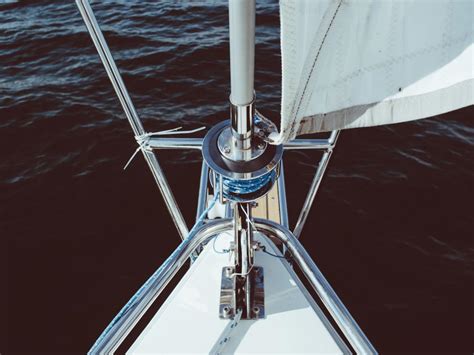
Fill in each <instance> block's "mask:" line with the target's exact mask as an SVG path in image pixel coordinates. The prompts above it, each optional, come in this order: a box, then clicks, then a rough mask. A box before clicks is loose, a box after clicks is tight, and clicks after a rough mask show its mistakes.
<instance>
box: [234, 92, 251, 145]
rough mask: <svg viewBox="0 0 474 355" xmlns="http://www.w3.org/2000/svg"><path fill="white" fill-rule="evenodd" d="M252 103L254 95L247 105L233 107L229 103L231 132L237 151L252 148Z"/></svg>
mask: <svg viewBox="0 0 474 355" xmlns="http://www.w3.org/2000/svg"><path fill="white" fill-rule="evenodd" d="M229 101H230V98H229ZM254 103H255V95H254V99H253V100H252V102H251V103H249V104H247V105H235V104H233V103H232V102H230V122H231V127H232V129H231V131H232V136H233V138H234V145H235V146H236V148H237V149H242V150H247V149H251V148H252V135H253V117H254V114H255V105H254Z"/></svg>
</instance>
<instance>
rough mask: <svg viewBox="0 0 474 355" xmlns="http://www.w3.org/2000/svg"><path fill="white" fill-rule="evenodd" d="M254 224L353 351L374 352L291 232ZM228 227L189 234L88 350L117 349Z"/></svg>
mask: <svg viewBox="0 0 474 355" xmlns="http://www.w3.org/2000/svg"><path fill="white" fill-rule="evenodd" d="M255 226H256V228H257V230H258V231H259V232H260V233H263V234H264V235H266V236H268V237H273V238H276V239H278V240H280V241H281V242H282V243H283V245H284V246H285V247H286V248H287V249H288V251H289V252H290V253H291V255H292V257H293V260H294V262H295V264H296V265H297V266H298V267H299V268H300V269H301V271H302V273H303V274H304V275H305V277H306V278H307V280H308V282H309V284H310V285H311V287H312V288H313V289H314V290H315V292H316V294H317V295H318V296H319V298H320V299H321V301H322V302H323V304H324V305H325V306H326V308H327V310H328V311H329V313H330V314H331V316H332V317H333V319H334V320H335V322H336V323H337V325H338V326H339V328H340V330H341V331H342V333H343V334H344V336H345V337H346V339H347V341H348V342H349V344H350V345H351V346H352V347H353V349H354V350H355V351H356V353H358V354H376V350H375V348H374V347H373V346H372V344H371V343H370V341H369V340H368V339H367V337H366V336H365V334H364V333H363V331H362V330H361V329H360V327H359V326H358V325H357V323H356V321H355V320H354V318H352V316H351V315H350V313H349V311H348V310H347V308H346V307H345V306H344V304H343V303H342V301H341V300H340V299H339V297H338V296H337V295H336V293H335V292H334V290H333V289H332V287H331V285H330V284H329V283H328V281H327V280H326V278H325V277H324V275H323V274H322V273H321V271H320V270H319V268H318V267H317V266H316V264H315V263H314V261H313V260H312V259H311V257H310V256H309V254H308V253H307V252H306V250H305V249H304V247H303V245H302V244H301V243H300V242H299V241H298V239H297V238H296V237H295V236H294V235H293V233H291V232H290V231H289V230H288V229H287V228H285V227H283V226H281V225H279V224H276V223H274V222H271V221H268V220H262V219H255ZM231 229H232V220H231V219H222V220H217V221H210V222H209V223H207V224H204V225H202V226H201V227H200V228H198V229H196V231H195V232H193V233H192V234H190V235H189V237H188V238H186V239H185V240H184V241H182V242H181V244H180V245H179V246H178V248H177V249H176V250H175V252H173V254H171V256H170V257H169V258H168V259H167V260H166V262H165V263H164V264H163V265H162V266H161V267H160V268H159V269H158V270H157V271H156V272H155V273H154V274H153V275H152V277H151V278H150V279H149V280H148V281H147V282H146V283H145V285H144V286H142V288H140V290H139V292H138V293H137V294H136V295H135V296H134V298H133V302H132V303H131V304H130V302H129V304H127V307H128V308H127V309H125V311H124V310H122V311H121V312H120V313H119V315H121V316H120V317H119V318H118V319H114V320H113V321H112V323H111V324H110V325H109V326H108V327H107V328H106V330H105V331H104V333H103V334H102V335H101V336H100V337H99V339H98V340H97V342H96V343H95V344H94V346H93V347H92V348H91V350H90V351H89V353H90V354H109V353H112V352H114V351H115V350H117V348H118V347H119V346H120V344H121V343H122V341H123V340H124V339H125V338H126V337H127V335H128V334H129V333H130V331H131V330H132V329H133V327H134V326H135V325H136V324H137V323H138V321H139V320H140V318H141V317H142V316H143V315H144V314H145V312H146V311H147V309H148V308H149V307H150V306H151V304H152V303H153V301H154V300H155V299H156V298H157V297H158V296H159V295H160V293H161V292H162V291H163V289H164V288H165V287H166V285H167V284H168V283H169V281H170V280H171V279H172V278H173V276H174V275H175V274H176V273H177V272H178V270H179V268H180V267H181V266H182V265H184V264H185V263H186V261H187V259H188V258H189V257H190V256H191V254H192V253H193V252H194V250H195V249H196V248H197V247H198V246H199V245H200V244H201V243H204V242H206V241H208V240H209V239H210V238H212V237H213V236H215V235H216V234H219V233H221V232H224V231H226V230H231Z"/></svg>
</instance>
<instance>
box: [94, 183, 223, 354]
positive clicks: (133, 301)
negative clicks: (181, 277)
mask: <svg viewBox="0 0 474 355" xmlns="http://www.w3.org/2000/svg"><path fill="white" fill-rule="evenodd" d="M218 197H219V193H218V191H217V189H216V190H215V196H214V198H213V199H212V201H211V203H210V204H209V206H208V207H207V208H206V210H205V211H204V212H203V213H202V214H201V215H200V216H199V218H198V219H197V220H196V224H194V226H193V228H191V230H190V231H189V234H188V236H187V238H186V240H187V239H188V238H189V236H191V235H192V234H193V233H194V232H195V230H196V229H197V228H198V227H199V226H200V225H201V224H202V223H203V221H204V218H205V217H206V216H207V214H208V213H209V211H210V210H211V209H212V208H213V207H214V205H215V204H216V202H217V199H218ZM182 248H183V242H182V243H181V244H180V245H179V246H178V248H177V249H176V250H175V251H174V252H173V253H171V255H170V256H169V257H168V259H166V260H165V262H164V263H163V264H161V266H160V267H159V268H158V269H157V270H156V271H155V272H154V273H153V275H151V276H150V278H149V279H148V280H146V282H145V283H144V284H143V285H142V286H141V287H140V288H139V289H138V291H137V292H136V293H135V294H134V295H133V296H132V298H130V300H129V301H128V302H127V303H126V304H125V306H123V308H122V309H121V310H120V312H119V313H118V314H117V315H116V316H115V318H114V319H113V320H112V322H110V324H109V325H108V326H107V328H105V330H104V331H103V332H102V334H101V335H100V336H99V338H98V339H97V340H96V342H95V343H94V345H93V346H92V348H91V349H90V350H89V352H88V354H96V353H97V350H96V349H97V347H99V345H100V343H101V342H102V341H103V339H104V338H105V337H106V336H107V334H108V333H109V332H110V330H111V329H112V328H113V326H114V325H115V324H117V323H118V322H119V321H120V319H122V317H123V316H124V315H125V314H126V313H127V312H128V311H130V309H131V308H132V307H133V306H135V304H136V302H137V299H138V297H139V296H140V295H141V294H142V293H143V291H144V290H145V289H146V288H147V287H148V286H149V285H150V284H151V283H152V282H153V281H155V280H156V279H157V278H158V276H159V275H160V274H161V272H162V270H163V269H164V268H165V267H166V266H167V265H168V264H169V263H171V260H173V259H175V255H176V254H178V252H179V251H180V250H181V249H182Z"/></svg>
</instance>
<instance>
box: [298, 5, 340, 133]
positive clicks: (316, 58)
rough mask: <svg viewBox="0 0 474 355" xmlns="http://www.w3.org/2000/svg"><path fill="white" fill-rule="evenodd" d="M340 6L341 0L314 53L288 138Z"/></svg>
mask: <svg viewBox="0 0 474 355" xmlns="http://www.w3.org/2000/svg"><path fill="white" fill-rule="evenodd" d="M341 5H342V0H340V1H339V4H338V5H337V8H336V10H335V11H334V14H333V16H332V18H331V21H330V22H329V25H328V28H327V30H326V32H325V34H324V37H323V39H322V41H321V45H320V46H319V48H318V52H317V53H316V56H315V57H314V61H313V64H312V66H311V69H310V71H309V75H308V76H307V78H306V82H305V85H304V87H303V91H302V93H301V95H300V99H299V102H298V105H297V107H296V111H295V110H293V112H294V114H293V115H292V116H293V117H294V118H296V119H295V120H292V124H291V129H290V134H289V136H290V137H293V136H294V133H295V126H296V125H297V123H299V122H297V119H298V114H299V111H300V109H301V105H302V104H303V99H304V98H305V94H306V91H307V89H308V84H309V81H310V79H311V76H312V75H313V72H314V69H315V67H316V62H317V61H318V58H319V54H320V53H321V50H322V48H323V45H324V42H325V41H326V38H327V36H328V33H329V30H330V29H331V27H332V25H333V23H334V20H335V18H336V15H337V14H338V12H339V9H340V7H341ZM298 121H300V120H298Z"/></svg>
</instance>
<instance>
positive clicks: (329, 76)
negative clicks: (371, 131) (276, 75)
mask: <svg viewBox="0 0 474 355" xmlns="http://www.w3.org/2000/svg"><path fill="white" fill-rule="evenodd" d="M473 4H474V2H473V1H472V0H451V1H449V0H403V1H402V0H398V1H397V0H373V1H370V0H367V1H357V0H281V5H280V13H281V14H280V16H281V39H282V41H281V50H282V67H283V68H282V71H283V74H282V78H283V79H282V81H283V82H282V112H281V131H280V134H279V135H278V136H276V135H275V134H274V135H273V136H271V138H272V139H273V140H274V141H275V142H276V143H283V142H286V141H288V140H290V139H293V138H294V137H295V136H297V135H300V134H306V133H315V132H322V131H329V130H335V129H344V128H356V127H368V126H376V125H382V124H390V123H398V122H404V121H409V120H415V119H420V118H426V117H430V116H433V115H437V114H441V113H444V112H448V111H451V110H455V109H458V108H461V107H465V106H469V105H472V104H474V93H473V86H474V84H473V82H474V80H473V78H474V60H473V58H474V56H473V42H474V40H473V38H474V24H473V21H474V5H473Z"/></svg>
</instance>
